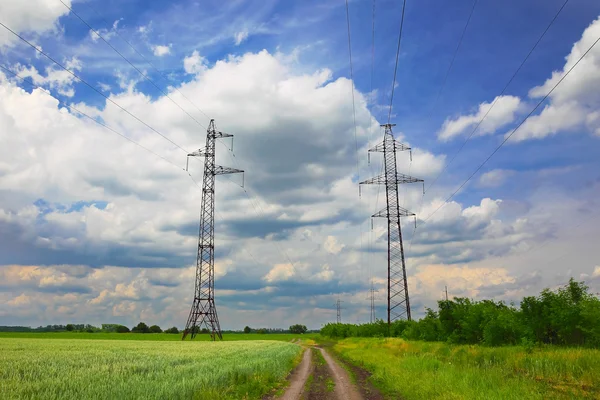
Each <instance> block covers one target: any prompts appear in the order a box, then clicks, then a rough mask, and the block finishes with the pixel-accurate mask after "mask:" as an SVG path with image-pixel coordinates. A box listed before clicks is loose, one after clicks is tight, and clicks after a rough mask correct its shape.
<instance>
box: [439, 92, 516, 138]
mask: <svg viewBox="0 0 600 400" xmlns="http://www.w3.org/2000/svg"><path fill="white" fill-rule="evenodd" d="M491 107H493V108H491ZM520 108H521V99H519V98H518V97H515V96H499V97H496V98H495V99H494V100H493V101H492V102H491V103H481V104H480V105H479V106H478V108H477V112H475V113H472V114H467V115H461V116H459V117H457V118H454V119H451V118H449V119H446V121H444V124H443V125H442V127H441V129H440V130H439V131H438V134H437V135H438V139H440V140H444V141H447V140H451V139H453V138H455V137H457V136H459V135H461V134H466V133H469V134H470V133H471V132H470V130H471V128H474V127H475V126H476V125H477V124H478V123H479V121H480V120H481V119H482V118H483V117H484V116H485V115H486V114H487V117H486V118H485V119H484V120H483V122H482V123H481V125H480V126H479V128H478V130H477V132H476V133H475V134H476V135H485V134H492V133H494V132H496V131H497V130H498V129H499V128H502V127H503V126H505V125H507V124H509V123H511V122H513V121H514V120H515V118H516V115H517V113H518V112H519V110H520ZM488 113H489V114H488Z"/></svg>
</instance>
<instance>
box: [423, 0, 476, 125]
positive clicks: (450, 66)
mask: <svg viewBox="0 0 600 400" xmlns="http://www.w3.org/2000/svg"><path fill="white" fill-rule="evenodd" d="M476 5H477V0H475V1H473V7H471V12H469V18H467V22H466V23H465V27H464V28H463V30H462V34H461V35H460V39H459V40H458V45H457V46H456V50H454V54H453V55H452V59H451V60H450V65H448V69H447V70H446V74H445V75H444V80H443V81H442V86H440V90H438V92H437V95H436V97H435V100H434V102H433V106H432V107H431V111H430V113H429V116H430V117H431V114H432V113H433V110H435V106H436V105H437V102H438V100H439V99H440V96H441V94H442V91H443V90H444V88H445V87H446V82H447V81H448V76H449V75H450V70H452V66H453V65H454V61H455V60H456V55H457V54H458V51H459V50H460V46H461V45H462V42H463V39H464V38H465V33H467V28H468V27H469V23H471V17H473V11H475V6H476ZM428 119H429V118H428Z"/></svg>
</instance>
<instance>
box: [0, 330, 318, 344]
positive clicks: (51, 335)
mask: <svg viewBox="0 0 600 400" xmlns="http://www.w3.org/2000/svg"><path fill="white" fill-rule="evenodd" d="M181 336H182V335H181V334H169V333H105V332H97V333H87V332H0V339H2V338H35V339H42V338H43V339H99V340H153V341H154V340H156V341H181ZM318 336H319V334H318V333H308V334H303V335H297V334H292V333H268V334H258V333H224V334H223V340H224V341H237V340H278V341H285V342H289V341H291V340H293V339H305V340H311V339H314V338H316V337H318ZM188 338H189V336H188ZM186 340H189V339H186ZM210 340H211V338H210V335H208V334H198V335H196V337H195V338H194V341H210Z"/></svg>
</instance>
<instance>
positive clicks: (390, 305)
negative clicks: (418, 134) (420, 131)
mask: <svg viewBox="0 0 600 400" xmlns="http://www.w3.org/2000/svg"><path fill="white" fill-rule="evenodd" d="M395 125H396V124H384V125H381V126H382V127H384V128H385V134H384V137H383V142H381V143H380V144H378V145H377V146H375V147H373V148H371V149H369V152H378V153H383V158H384V173H383V174H382V175H379V176H376V177H375V178H371V179H367V180H366V181H363V182H360V185H363V184H364V185H372V184H376V185H385V194H386V197H387V206H386V208H384V209H383V210H381V211H379V212H377V213H375V214H373V215H372V217H381V218H387V221H388V271H387V272H388V274H387V283H388V286H387V322H388V326H389V325H390V324H391V323H392V322H393V321H395V320H397V319H407V320H409V321H410V319H411V318H410V300H409V296H408V281H407V279H406V263H405V261H404V245H403V244H402V228H401V226H400V218H401V217H408V216H414V215H415V214H413V213H411V212H409V211H408V210H406V209H404V208H402V207H400V204H399V202H398V184H401V183H415V182H423V180H422V179H417V178H413V177H411V176H408V175H404V174H401V173H399V172H398V171H397V170H396V152H398V151H406V150H408V151H410V150H411V149H410V147H408V146H406V145H404V144H402V143H399V142H398V141H397V140H396V139H394V135H393V133H392V127H393V126H395ZM369 158H370V153H369ZM411 159H412V153H411ZM424 189H425V187H423V190H424ZM415 224H416V217H415Z"/></svg>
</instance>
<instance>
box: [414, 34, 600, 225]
mask: <svg viewBox="0 0 600 400" xmlns="http://www.w3.org/2000/svg"><path fill="white" fill-rule="evenodd" d="M598 41H600V36H599V37H598V39H596V41H595V42H594V43H593V44H592V45H591V46H590V47H589V48H588V49H587V51H586V52H585V53H583V55H582V56H581V57H579V59H578V60H577V62H575V64H573V65H572V66H571V68H569V70H568V71H567V72H566V73H565V74H564V75H563V76H562V77H561V78H560V80H559V81H558V82H556V84H555V85H554V86H553V87H552V89H550V91H549V92H548V93H546V95H545V96H544V97H543V98H542V99H541V100H540V101H539V102H538V103H537V104H536V106H535V107H534V108H533V109H532V110H531V111H530V112H529V114H527V116H526V117H525V118H524V119H523V120H522V121H521V122H520V123H519V125H517V127H516V128H515V129H513V131H512V132H511V133H510V134H509V135H507V136H506V137H505V139H504V140H503V141H502V143H500V145H499V146H498V147H496V149H494V151H493V152H492V154H490V155H489V156H488V157H487V158H486V159H485V160H484V161H483V162H482V163H481V164H480V165H479V167H477V169H475V171H473V173H472V174H471V175H470V176H469V177H468V178H467V179H466V180H465V181H464V182H463V183H462V184H461V185H460V186H459V187H458V189H456V190H455V191H454V192H453V193H452V194H451V195H450V196H449V197H448V198H447V199H446V200H445V201H444V202H443V203H442V204H441V205H440V206H439V207H438V208H437V209H436V210H435V211H434V212H432V213H431V214H429V216H428V217H427V218H425V219H424V220H423V222H426V221H427V220H428V219H429V218H431V217H432V216H433V215H434V214H435V213H436V212H438V211H439V210H440V209H441V208H442V207H443V206H445V205H446V204H448V201H450V200H451V199H452V198H453V197H454V196H455V195H456V193H458V192H459V191H460V189H462V188H463V187H464V186H465V185H466V184H467V182H469V181H470V180H471V179H472V178H473V177H474V176H475V174H477V172H479V170H481V168H483V166H484V165H485V164H486V163H487V162H488V161H489V160H490V159H491V158H492V157H493V156H494V155H495V154H496V153H497V152H498V150H500V148H502V146H504V144H505V143H506V142H507V141H508V140H509V139H510V138H511V137H512V135H514V134H515V132H516V131H517V130H519V128H520V127H521V126H523V124H524V123H525V121H527V120H528V119H529V117H531V115H533V113H534V112H535V111H536V110H537V109H538V108H539V107H540V105H542V103H543V102H544V101H546V99H547V98H548V97H549V96H550V95H551V94H552V93H553V92H554V90H555V89H556V88H557V87H558V85H560V84H561V83H562V81H563V80H564V79H565V78H566V77H567V76H569V74H570V73H571V71H573V69H574V68H575V67H576V66H577V65H578V64H579V62H580V61H581V60H583V58H584V57H585V56H586V55H587V54H588V53H589V52H590V51H591V50H592V48H594V46H595V45H596V44H597V43H598Z"/></svg>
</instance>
